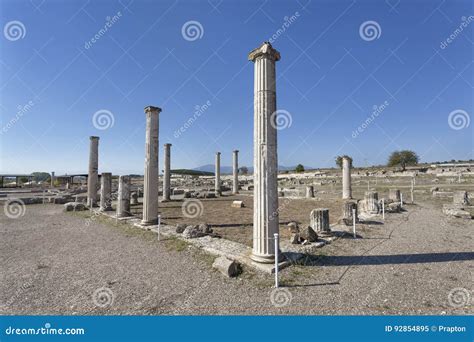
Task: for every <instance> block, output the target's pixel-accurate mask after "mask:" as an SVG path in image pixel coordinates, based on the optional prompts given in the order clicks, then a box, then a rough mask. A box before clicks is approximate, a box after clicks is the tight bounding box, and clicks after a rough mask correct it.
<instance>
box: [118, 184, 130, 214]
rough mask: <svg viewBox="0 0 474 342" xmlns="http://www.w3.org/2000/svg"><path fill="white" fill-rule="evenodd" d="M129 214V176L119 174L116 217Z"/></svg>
mask: <svg viewBox="0 0 474 342" xmlns="http://www.w3.org/2000/svg"><path fill="white" fill-rule="evenodd" d="M127 216H130V177H129V176H120V177H119V185H118V199H117V217H127Z"/></svg>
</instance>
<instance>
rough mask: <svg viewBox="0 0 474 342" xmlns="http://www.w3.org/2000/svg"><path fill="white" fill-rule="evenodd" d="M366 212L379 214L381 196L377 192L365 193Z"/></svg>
mask: <svg viewBox="0 0 474 342" xmlns="http://www.w3.org/2000/svg"><path fill="white" fill-rule="evenodd" d="M364 201H365V211H366V212H367V213H369V214H373V215H375V214H378V213H379V194H378V193H377V192H375V191H366V192H365V199H364Z"/></svg>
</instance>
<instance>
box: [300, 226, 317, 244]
mask: <svg viewBox="0 0 474 342" xmlns="http://www.w3.org/2000/svg"><path fill="white" fill-rule="evenodd" d="M300 236H301V238H303V239H304V240H305V241H307V242H316V241H318V234H317V233H316V232H315V231H314V229H313V228H311V227H310V226H306V227H305V228H303V229H301V231H300Z"/></svg>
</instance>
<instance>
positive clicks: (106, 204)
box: [100, 172, 112, 211]
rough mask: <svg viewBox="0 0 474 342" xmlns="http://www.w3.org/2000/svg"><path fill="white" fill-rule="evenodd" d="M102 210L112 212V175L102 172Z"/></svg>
mask: <svg viewBox="0 0 474 342" xmlns="http://www.w3.org/2000/svg"><path fill="white" fill-rule="evenodd" d="M100 210H101V211H109V210H112V174H111V173H110V172H102V175H101V177H100Z"/></svg>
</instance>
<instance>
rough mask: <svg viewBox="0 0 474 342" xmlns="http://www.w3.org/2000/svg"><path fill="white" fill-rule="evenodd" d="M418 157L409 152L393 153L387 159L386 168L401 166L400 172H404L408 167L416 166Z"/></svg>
mask: <svg viewBox="0 0 474 342" xmlns="http://www.w3.org/2000/svg"><path fill="white" fill-rule="evenodd" d="M418 160H419V158H418V155H417V154H416V153H415V152H413V151H410V150H403V151H394V152H392V154H391V155H390V157H388V163H387V166H401V167H402V170H403V171H405V169H406V167H407V166H408V165H416V164H418Z"/></svg>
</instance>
